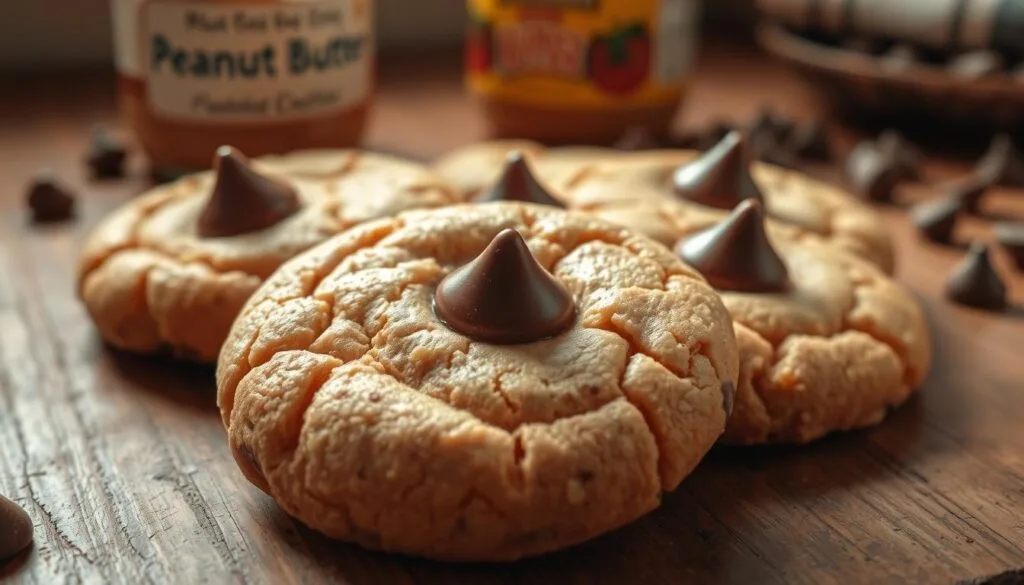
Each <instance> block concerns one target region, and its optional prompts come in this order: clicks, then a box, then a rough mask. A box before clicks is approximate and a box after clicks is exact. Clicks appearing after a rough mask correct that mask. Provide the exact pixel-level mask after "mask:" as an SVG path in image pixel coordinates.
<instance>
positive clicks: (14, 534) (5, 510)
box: [0, 496, 32, 561]
mask: <svg viewBox="0 0 1024 585" xmlns="http://www.w3.org/2000/svg"><path fill="white" fill-rule="evenodd" d="M30 544H32V520H31V519H30V518H29V517H28V514H26V513H25V510H22V509H21V507H20V506H18V504H15V503H14V502H12V501H11V500H8V499H7V498H5V497H3V496H0V561H3V560H5V559H9V558H11V557H13V556H14V555H16V554H18V553H19V552H21V551H23V550H25V549H26V548H27V547H28V545H30Z"/></svg>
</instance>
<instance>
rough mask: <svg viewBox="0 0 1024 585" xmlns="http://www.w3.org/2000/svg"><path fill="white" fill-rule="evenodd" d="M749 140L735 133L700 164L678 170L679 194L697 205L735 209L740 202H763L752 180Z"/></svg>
mask: <svg viewBox="0 0 1024 585" xmlns="http://www.w3.org/2000/svg"><path fill="white" fill-rule="evenodd" d="M749 164H750V159H749V154H748V145H747V139H746V138H744V137H743V135H742V134H741V133H740V132H737V131H735V130H734V131H732V132H729V133H728V134H726V135H725V138H723V139H722V140H721V141H719V142H718V144H716V145H714V146H713V147H711V149H710V150H708V151H707V152H705V153H704V154H703V155H701V157H700V158H698V159H697V160H695V161H693V162H690V163H687V164H685V165H683V166H681V167H679V168H677V169H676V171H675V173H673V175H672V184H673V186H674V187H675V191H676V193H677V194H678V195H679V196H681V197H683V198H684V199H688V200H690V201H695V202H697V203H700V204H703V205H708V206H710V207H717V208H719V209H732V208H734V207H736V205H737V204H738V203H739V202H740V201H745V200H747V199H754V200H757V201H761V200H762V199H763V198H762V197H761V191H760V190H759V189H758V188H757V184H756V183H754V178H753V177H751V176H750V168H749Z"/></svg>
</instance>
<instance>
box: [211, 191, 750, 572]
mask: <svg viewBox="0 0 1024 585" xmlns="http://www.w3.org/2000/svg"><path fill="white" fill-rule="evenodd" d="M732 329H733V328H732V323H731V321H730V319H729V315H728V313H727V312H726V310H725V307H724V306H723V305H722V303H721V300H720V299H719V298H718V296H717V295H716V294H715V293H714V291H712V290H711V288H710V287H709V286H708V285H707V284H706V283H705V282H704V280H703V279H702V278H701V277H700V276H699V275H697V274H696V273H695V272H694V271H693V270H692V269H690V268H689V267H687V266H686V265H685V264H683V263H682V262H681V261H679V260H678V259H677V258H676V257H675V256H674V255H673V254H672V253H671V252H670V251H669V250H667V249H666V248H664V247H663V246H660V245H658V244H657V243H655V242H653V241H651V240H649V239H647V238H645V237H642V236H636V235H633V234H632V233H631V232H629V231H627V230H624V229H622V228H619V227H615V226H613V225H611V224H608V223H606V222H603V221H600V220H598V219H594V218H591V217H589V216H585V215H579V214H572V213H566V212H564V211H561V210H559V209H556V208H552V207H544V206H537V205H529V204H520V203H501V202H497V203H487V204H479V205H464V206H454V207H450V208H446V209H439V210H432V211H413V212H408V213H404V214H401V215H399V216H398V217H396V218H393V219H385V220H380V221H375V222H369V223H366V224H363V225H361V226H357V227H355V228H352V229H350V230H348V231H346V232H344V233H343V234H341V235H339V236H336V237H335V238H332V239H331V240H330V241H328V242H326V243H324V244H322V245H320V246H318V247H316V248H314V249H312V250H310V251H308V252H306V253H304V254H302V255H300V256H298V257H297V258H295V259H293V260H291V261H289V262H287V263H286V264H285V265H284V266H282V267H281V269H280V270H278V271H277V272H275V273H274V275H273V276H271V277H270V278H269V279H268V280H267V281H266V282H265V283H264V284H263V286H262V287H261V288H260V289H259V290H258V291H257V292H256V293H255V294H254V295H253V296H252V298H251V299H250V300H249V301H248V303H247V304H246V306H245V308H244V309H243V311H242V313H241V315H240V316H239V318H238V320H237V321H236V322H235V324H234V326H233V328H232V330H231V334H230V336H229V338H228V340H227V342H226V343H225V344H224V350H223V352H222V353H221V356H220V359H219V362H218V368H217V385H218V391H219V404H220V408H221V414H222V416H223V419H224V423H225V425H226V427H227V429H228V434H229V437H230V443H231V447H232V451H233V453H235V455H236V460H237V461H238V462H239V465H240V466H241V468H242V469H243V471H244V472H245V473H246V475H247V476H248V477H249V478H250V480H251V481H253V483H255V484H256V485H258V486H260V487H261V488H262V489H263V490H265V491H266V492H267V493H269V494H270V495H272V496H273V497H274V498H275V499H276V500H277V502H278V503H279V504H280V505H281V506H282V507H283V508H284V509H285V510H287V511H288V512H289V513H290V514H292V515H294V516H295V517H297V518H299V519H300V520H302V521H303V522H304V523H306V524H308V525H309V526H311V527H312V528H315V529H316V530H319V531H321V532H323V533H325V534H327V535H330V536H332V537H336V538H342V539H345V540H350V541H354V542H357V543H360V544H362V545H363V546H366V547H369V548H375V549H382V550H388V551H398V552H403V553H408V554H414V555H422V556H427V557H433V558H440V559H458V560H502V559H515V558H519V557H523V556H527V555H533V554H538V553H542V552H545V551H551V550H555V549H559V548H562V547H566V546H569V545H572V544H574V543H578V542H581V541H583V540H586V539H588V538H592V537H594V536H597V535H599V534H602V533H604V532H607V531H609V530H612V529H614V528H616V527H618V526H621V525H623V524H625V523H627V522H630V521H632V520H634V519H636V518H638V517H639V516H641V515H643V514H645V513H646V512H648V511H650V510H651V509H653V508H655V507H656V506H657V505H658V502H659V497H660V494H661V493H662V492H663V491H666V490H672V489H674V488H675V487H676V486H678V485H679V482H680V481H681V480H682V479H683V478H684V477H685V476H686V475H687V474H688V473H689V472H690V471H691V470H692V469H693V467H694V466H695V465H696V464H697V462H698V461H699V460H700V459H701V457H702V456H703V455H704V454H705V452H706V451H707V450H708V449H709V448H710V446H711V445H712V444H713V443H714V441H715V440H716V439H717V438H718V436H719V435H720V434H721V432H722V430H723V429H724V426H725V421H726V416H727V414H726V410H727V409H729V408H731V403H732V394H733V392H732V388H733V386H732V384H733V382H734V381H735V379H736V376H737V368H738V365H737V356H736V346H735V338H734V336H733V330H732ZM538 336H539V338H538ZM507 343H514V344H507Z"/></svg>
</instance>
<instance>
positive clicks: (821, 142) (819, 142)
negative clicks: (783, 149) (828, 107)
mask: <svg viewBox="0 0 1024 585" xmlns="http://www.w3.org/2000/svg"><path fill="white" fill-rule="evenodd" d="M787 150H789V151H790V152H792V153H793V154H795V155H796V156H798V157H800V158H803V159H807V160H816V161H822V162H828V161H831V160H832V148H831V146H830V145H829V142H828V131H827V130H826V128H825V121H824V120H822V119H821V118H815V119H813V120H811V121H810V122H807V123H806V124H801V125H798V126H797V127H796V128H795V129H794V130H793V133H792V134H791V135H790V137H789V140H788V141H787Z"/></svg>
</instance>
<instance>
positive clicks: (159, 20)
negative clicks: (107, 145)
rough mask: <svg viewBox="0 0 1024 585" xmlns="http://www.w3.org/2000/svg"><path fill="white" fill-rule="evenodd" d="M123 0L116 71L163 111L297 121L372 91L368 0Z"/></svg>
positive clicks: (181, 116) (183, 116)
mask: <svg viewBox="0 0 1024 585" xmlns="http://www.w3.org/2000/svg"><path fill="white" fill-rule="evenodd" d="M119 1H120V5H115V38H116V39H117V44H118V67H119V70H120V71H121V73H122V74H123V75H126V76H128V77H134V78H137V79H139V80H140V81H142V82H143V83H144V84H145V95H146V100H147V102H148V103H149V105H150V108H151V109H152V111H153V113H154V114H156V115H158V116H160V117H163V118H168V119H178V120H182V121H204V120H216V121H217V122H218V123H225V122H239V123H252V122H254V121H260V122H272V121H276V120H280V121H285V120H294V119H299V118H305V117H311V116H321V115H323V114H325V113H329V112H332V111H338V110H343V109H345V108H348V107H351V106H352V105H354V104H357V103H359V102H361V101H363V100H364V99H365V98H366V97H367V94H368V93H369V91H370V89H371V84H372V76H373V61H374V55H373V51H374V43H373V37H372V34H373V33H372V30H373V29H372V22H373V15H372V2H371V1H370V0H322V1H304V0H300V1H285V2H277V3H267V2H263V3H249V4H246V3H213V2H205V3H204V2H183V1H181V0H144V1H142V2H139V0H119ZM119 8H120V10H119ZM123 10H129V11H131V12H130V13H129V15H128V16H126V15H125V14H123V13H121V12H122V11H123Z"/></svg>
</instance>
